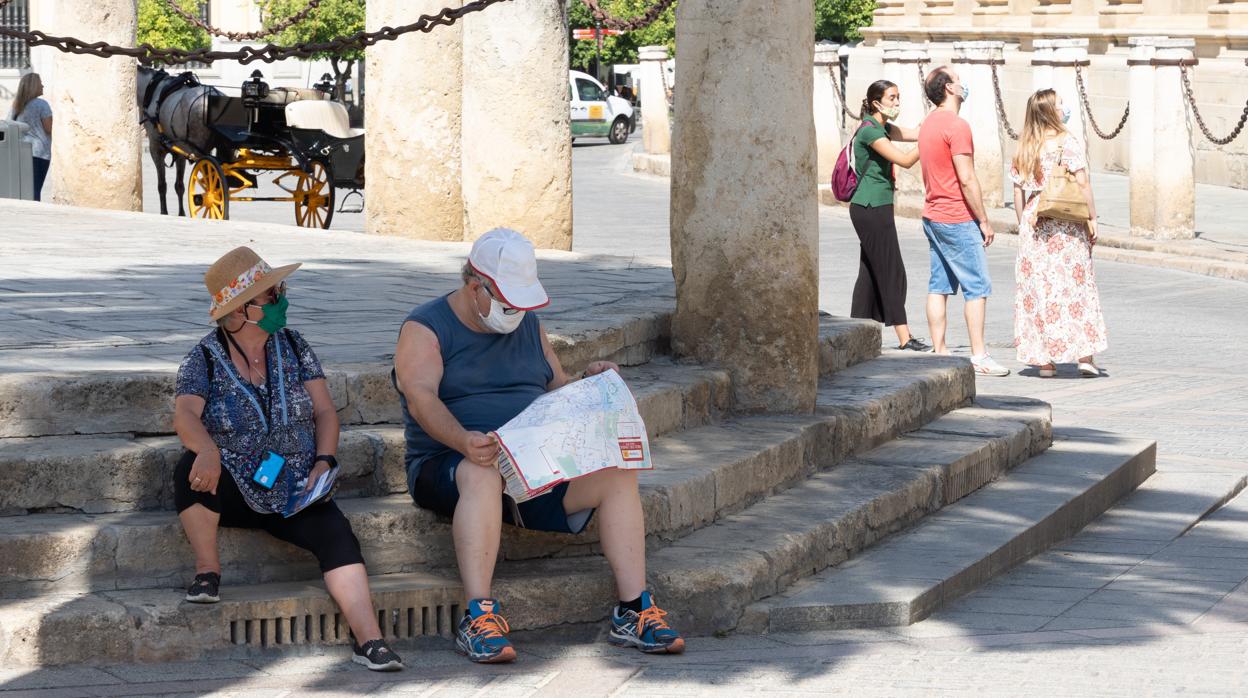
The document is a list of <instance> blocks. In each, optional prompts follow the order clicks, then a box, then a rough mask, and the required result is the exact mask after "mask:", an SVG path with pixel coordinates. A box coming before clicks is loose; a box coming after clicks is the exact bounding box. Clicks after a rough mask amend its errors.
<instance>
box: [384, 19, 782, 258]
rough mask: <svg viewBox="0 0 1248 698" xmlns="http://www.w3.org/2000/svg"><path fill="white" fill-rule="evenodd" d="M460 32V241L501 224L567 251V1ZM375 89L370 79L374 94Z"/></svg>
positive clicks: (470, 24)
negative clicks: (461, 54)
mask: <svg viewBox="0 0 1248 698" xmlns="http://www.w3.org/2000/svg"><path fill="white" fill-rule="evenodd" d="M463 26H464V30H463V31H464V53H463V56H464V63H463V65H464V76H465V77H467V78H468V79H466V80H464V86H463V141H462V143H463V146H462V148H463V161H462V162H463V192H464V237H465V239H469V240H475V239H476V238H477V237H479V236H480V235H481V234H483V233H485V232H486V231H488V230H489V229H491V228H494V227H496V226H508V227H511V228H514V229H516V230H518V231H520V232H522V233H524V234H525V235H526V236H528V238H529V239H530V240H532V241H533V244H534V245H535V246H537V247H540V248H546V249H559V250H570V249H572V123H571V116H570V109H571V107H570V105H569V101H568V17H567V14H566V11H565V3H564V2H563V0H512V2H504V3H499V4H498V5H495V6H493V7H491V8H490V9H489V11H487V12H481V13H479V14H475V15H473V16H471V17H468V18H465V21H464V23H463ZM414 38H415V39H416V40H421V39H425V38H428V37H414ZM803 74H805V73H804V71H803ZM375 84H376V78H373V82H372V85H370V87H371V89H372V90H373V91H374V92H375V91H376V89H377V88H376V87H375ZM383 99H384V97H383Z"/></svg>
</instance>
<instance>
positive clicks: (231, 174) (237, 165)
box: [138, 69, 364, 228]
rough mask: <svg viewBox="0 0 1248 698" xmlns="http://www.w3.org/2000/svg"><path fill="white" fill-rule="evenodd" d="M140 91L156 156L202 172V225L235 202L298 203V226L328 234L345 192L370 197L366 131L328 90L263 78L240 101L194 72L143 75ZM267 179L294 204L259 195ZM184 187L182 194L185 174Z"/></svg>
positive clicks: (198, 176) (190, 190) (195, 206)
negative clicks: (278, 83)
mask: <svg viewBox="0 0 1248 698" xmlns="http://www.w3.org/2000/svg"><path fill="white" fill-rule="evenodd" d="M138 88H139V95H138V96H139V101H140V106H141V107H142V108H143V113H144V123H145V125H146V126H147V127H148V132H149V137H150V143H151V147H152V151H153V157H154V158H156V157H158V155H157V152H158V149H159V150H160V151H167V152H170V153H173V154H174V155H175V156H180V157H183V158H186V160H187V161H189V162H190V163H192V166H191V175H190V181H189V183H188V186H187V189H186V204H187V209H188V212H189V214H190V215H191V216H192V217H197V218H211V219H217V220H222V219H228V218H229V217H230V204H231V203H233V202H239V201H278V202H290V203H293V204H294V207H295V223H296V225H300V226H303V227H306V228H328V227H329V224H330V221H331V220H332V219H333V215H334V205H335V202H336V199H337V197H336V193H335V192H336V189H337V188H343V189H349V190H351V191H350V193H349V194H348V195H347V196H348V197H350V196H351V195H357V196H361V197H362V194H360V190H361V189H363V187H364V131H363V129H356V128H351V127H350V124H349V120H348V116H347V110H346V107H344V106H343V105H342V104H339V103H338V102H334V101H331V100H329V99H326V97H325V95H324V93H322V92H320V91H319V90H308V89H297V88H296V89H292V88H281V87H275V88H270V87H269V86H268V85H267V84H266V83H265V82H264V80H263V78H262V76H261V75H260V74H259V71H256V72H255V73H253V74H252V78H251V79H250V80H248V81H247V82H245V83H243V85H242V89H241V94H239V95H238V96H234V95H227V94H224V93H223V92H222V91H221V90H219V89H217V88H214V87H211V86H208V85H201V84H199V83H198V81H197V80H195V79H194V76H193V75H191V74H190V73H183V74H182V75H178V76H173V75H169V74H168V73H165V72H164V71H154V70H148V69H141V72H140V79H139V85H138ZM160 159H163V153H162V156H161V157H160ZM158 164H159V161H158ZM179 164H180V165H181V163H179ZM264 173H277V174H276V176H275V177H274V178H273V184H275V185H276V186H277V187H278V188H279V189H281V190H282V191H283V192H285V195H283V196H258V195H255V193H253V191H252V190H255V189H257V188H258V187H259V184H260V178H261V176H262V175H263V174H264ZM160 174H161V175H162V177H161V182H160V193H161V206H162V213H164V212H165V211H164V193H165V186H164V181H163V169H161V171H160ZM176 183H177V184H178V185H179V189H178V194H179V195H181V194H182V190H181V188H180V184H181V168H179V173H178V181H177V182H176ZM181 210H182V206H181V201H179V212H181Z"/></svg>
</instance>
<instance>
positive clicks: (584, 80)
mask: <svg viewBox="0 0 1248 698" xmlns="http://www.w3.org/2000/svg"><path fill="white" fill-rule="evenodd" d="M568 92H569V94H570V95H571V98H572V140H574V141H575V140H576V139H577V138H587V137H595V136H596V137H602V136H606V137H607V138H608V139H609V140H610V141H611V142H612V143H616V144H619V143H623V142H625V141H627V140H628V134H630V133H632V132H633V128H634V123H635V122H634V120H633V105H631V104H629V103H628V100H627V99H621V98H619V97H616V96H613V95H608V94H607V90H606V89H605V88H604V87H603V86H602V83H600V82H598V81H597V80H595V79H594V78H593V76H592V75H589V74H588V73H582V72H580V71H577V70H572V71H568Z"/></svg>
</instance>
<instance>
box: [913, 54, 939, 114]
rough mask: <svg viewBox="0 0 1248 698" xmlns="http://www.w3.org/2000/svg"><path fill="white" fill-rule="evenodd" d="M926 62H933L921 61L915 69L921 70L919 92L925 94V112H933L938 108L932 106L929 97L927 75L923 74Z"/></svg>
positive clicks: (916, 64)
mask: <svg viewBox="0 0 1248 698" xmlns="http://www.w3.org/2000/svg"><path fill="white" fill-rule="evenodd" d="M925 62H926V63H931V61H920V62H918V63H915V64H914V67H916V68H918V69H919V92H922V93H923V103H924V104H926V105H927V107H926V108H925V109H924V111H926V112H931V111H932V110H933V109H935V108H936V105H935V104H932V100H930V99H928V97H927V73H925V72H923V65H924V63H925Z"/></svg>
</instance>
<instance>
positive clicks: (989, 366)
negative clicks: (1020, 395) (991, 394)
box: [971, 354, 1010, 376]
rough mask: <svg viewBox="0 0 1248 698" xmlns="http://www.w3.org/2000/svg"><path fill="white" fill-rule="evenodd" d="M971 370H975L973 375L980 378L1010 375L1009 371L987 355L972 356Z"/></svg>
mask: <svg viewBox="0 0 1248 698" xmlns="http://www.w3.org/2000/svg"><path fill="white" fill-rule="evenodd" d="M971 368H973V369H975V373H976V374H977V375H980V376H1008V375H1010V369H1008V368H1006V367H1004V366H1002V365H1001V364H999V363H997V361H996V359H994V358H992V357H991V356H989V355H987V354H984V355H983V356H972V357H971Z"/></svg>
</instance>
